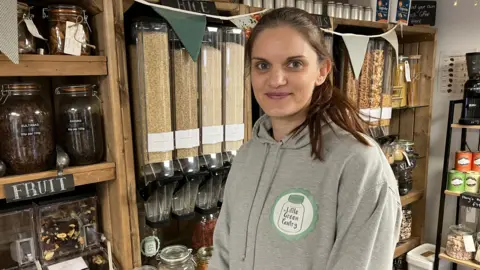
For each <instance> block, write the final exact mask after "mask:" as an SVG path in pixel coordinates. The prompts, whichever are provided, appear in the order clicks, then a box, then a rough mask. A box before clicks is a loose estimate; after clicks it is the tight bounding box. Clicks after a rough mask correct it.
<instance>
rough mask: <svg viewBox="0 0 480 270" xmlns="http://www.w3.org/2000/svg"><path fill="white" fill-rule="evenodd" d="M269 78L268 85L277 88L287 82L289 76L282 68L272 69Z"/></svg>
mask: <svg viewBox="0 0 480 270" xmlns="http://www.w3.org/2000/svg"><path fill="white" fill-rule="evenodd" d="M269 75H270V76H269V78H268V86H270V87H272V88H277V87H280V86H282V85H285V84H287V77H286V74H285V72H284V71H283V70H282V69H272V70H271V71H270V74H269Z"/></svg>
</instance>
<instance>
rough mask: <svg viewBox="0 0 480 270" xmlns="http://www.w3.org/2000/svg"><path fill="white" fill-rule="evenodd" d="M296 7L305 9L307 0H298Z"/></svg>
mask: <svg viewBox="0 0 480 270" xmlns="http://www.w3.org/2000/svg"><path fill="white" fill-rule="evenodd" d="M295 7H296V8H299V9H303V10H305V0H297V1H296V2H295Z"/></svg>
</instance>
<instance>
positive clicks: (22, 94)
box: [0, 83, 55, 174]
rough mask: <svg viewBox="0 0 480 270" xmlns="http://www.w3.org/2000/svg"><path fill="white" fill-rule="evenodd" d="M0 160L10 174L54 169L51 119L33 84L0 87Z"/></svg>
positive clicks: (37, 89)
mask: <svg viewBox="0 0 480 270" xmlns="http://www.w3.org/2000/svg"><path fill="white" fill-rule="evenodd" d="M0 138H1V140H0V160H3V161H4V162H5V164H6V166H7V172H8V173H10V174H25V173H33V172H40V171H44V170H48V169H51V168H52V167H54V158H55V143H54V134H53V116H52V110H51V108H50V106H49V105H48V103H46V102H45V100H44V99H43V98H42V96H41V95H40V88H39V86H38V85H36V84H34V83H18V84H7V85H3V86H2V95H1V97H0Z"/></svg>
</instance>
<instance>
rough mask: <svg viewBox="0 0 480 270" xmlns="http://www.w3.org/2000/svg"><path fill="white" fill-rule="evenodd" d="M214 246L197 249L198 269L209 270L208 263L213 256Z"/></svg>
mask: <svg viewBox="0 0 480 270" xmlns="http://www.w3.org/2000/svg"><path fill="white" fill-rule="evenodd" d="M212 253H213V247H202V248H200V249H199V250H198V251H197V255H196V262H197V268H196V270H207V269H208V263H209V261H210V258H211V257H212Z"/></svg>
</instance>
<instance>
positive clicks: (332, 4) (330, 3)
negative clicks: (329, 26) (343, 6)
mask: <svg viewBox="0 0 480 270" xmlns="http://www.w3.org/2000/svg"><path fill="white" fill-rule="evenodd" d="M327 15H328V16H329V17H335V2H333V1H328V3H327Z"/></svg>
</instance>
